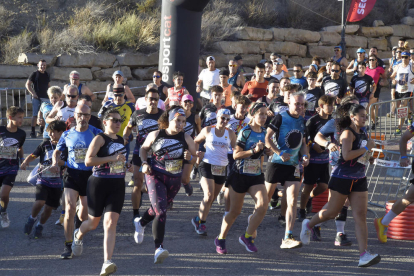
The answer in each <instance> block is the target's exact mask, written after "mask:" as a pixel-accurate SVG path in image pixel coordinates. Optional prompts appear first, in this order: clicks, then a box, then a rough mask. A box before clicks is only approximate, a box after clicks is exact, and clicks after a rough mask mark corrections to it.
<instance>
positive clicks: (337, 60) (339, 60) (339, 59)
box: [332, 56, 344, 63]
mask: <svg viewBox="0 0 414 276" xmlns="http://www.w3.org/2000/svg"><path fill="white" fill-rule="evenodd" d="M343 58H344V57H342V56H341V57H340V58H338V59H335V56H333V57H332V59H333V60H334V61H336V62H338V63H340V62H341V60H342V59H343Z"/></svg>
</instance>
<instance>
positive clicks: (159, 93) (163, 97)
mask: <svg viewBox="0 0 414 276" xmlns="http://www.w3.org/2000/svg"><path fill="white" fill-rule="evenodd" d="M164 87H165V84H164V83H162V82H161V85H160V86H158V95H159V96H160V100H163V101H164V102H165V99H167V96H165V94H164V92H163V91H162V90H163V89H164Z"/></svg>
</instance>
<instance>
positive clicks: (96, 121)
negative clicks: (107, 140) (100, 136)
mask: <svg viewBox="0 0 414 276" xmlns="http://www.w3.org/2000/svg"><path fill="white" fill-rule="evenodd" d="M89 124H90V125H91V126H93V127H96V128H97V129H100V130H103V127H102V122H101V120H100V119H99V118H98V117H96V116H95V115H91V118H90V119H89Z"/></svg>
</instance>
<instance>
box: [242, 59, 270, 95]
mask: <svg viewBox="0 0 414 276" xmlns="http://www.w3.org/2000/svg"><path fill="white" fill-rule="evenodd" d="M264 72H265V66H264V64H262V63H258V64H256V67H255V69H254V74H255V79H254V80H252V81H248V82H246V84H245V85H244V87H243V90H242V91H241V94H242V95H245V96H247V97H248V98H249V99H250V100H251V101H252V102H256V101H257V100H258V99H259V98H261V97H263V96H265V95H266V94H267V93H266V88H267V84H268V83H269V82H268V81H267V80H265V79H264Z"/></svg>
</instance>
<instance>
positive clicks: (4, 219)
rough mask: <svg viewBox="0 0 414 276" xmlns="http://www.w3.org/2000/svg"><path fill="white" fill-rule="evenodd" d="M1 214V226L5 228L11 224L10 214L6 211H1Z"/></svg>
mask: <svg viewBox="0 0 414 276" xmlns="http://www.w3.org/2000/svg"><path fill="white" fill-rule="evenodd" d="M0 216H1V218H0V220H1V227H3V228H7V227H9V226H10V220H9V215H8V214H7V213H6V212H4V213H1V215H0Z"/></svg>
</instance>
